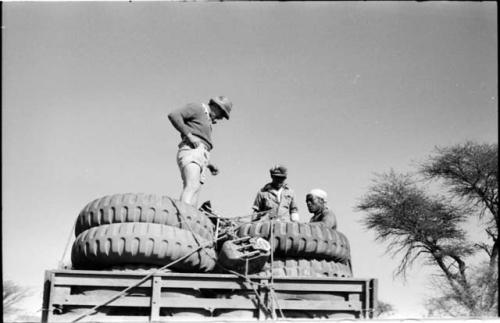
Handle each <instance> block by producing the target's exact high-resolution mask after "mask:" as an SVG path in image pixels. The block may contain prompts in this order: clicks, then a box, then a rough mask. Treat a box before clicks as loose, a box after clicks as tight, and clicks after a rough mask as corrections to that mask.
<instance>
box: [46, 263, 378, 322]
mask: <svg viewBox="0 0 500 323" xmlns="http://www.w3.org/2000/svg"><path fill="white" fill-rule="evenodd" d="M145 275H146V274H145V273H133V272H112V271H87V270H52V271H46V275H45V285H44V286H45V288H44V297H43V314H42V322H56V321H66V322H67V321H71V320H73V319H75V318H77V317H80V316H81V315H82V314H85V313H87V312H88V310H89V309H91V308H92V307H94V306H96V305H100V304H104V303H106V302H107V301H109V300H110V299H111V298H112V297H113V296H114V295H117V294H118V293H120V291H122V290H124V289H125V288H127V287H129V286H131V285H134V284H136V283H138V282H140V280H141V279H143V278H144V276H145ZM271 281H272V287H273V290H274V292H275V294H276V295H278V296H279V297H277V298H273V295H272V294H271V291H270V289H269V287H270V284H271ZM254 288H255V290H257V291H258V292H259V294H261V296H262V297H261V298H260V299H259V298H258V297H255V296H254V295H255V293H254ZM214 295H229V296H228V297H226V298H224V297H222V298H221V297H215V296H214ZM231 295H239V296H238V297H231ZM304 295H305V296H304ZM309 295H313V296H314V297H312V299H310V298H311V297H310V296H309ZM276 299H277V301H276ZM271 300H274V301H275V302H274V303H273V305H272V306H274V307H273V308H274V310H275V311H276V313H279V312H280V311H281V312H286V313H291V311H299V312H300V311H305V312H309V313H313V312H314V313H316V312H317V313H320V312H325V311H327V312H328V313H336V312H338V313H344V314H346V313H347V314H350V315H352V317H356V318H372V317H373V311H374V308H375V307H376V302H377V281H376V279H350V278H349V279H348V278H345V279H344V278H326V277H325V278H313V277H275V278H274V279H271V278H270V277H262V276H248V279H247V280H244V279H242V278H240V277H237V276H235V275H227V274H190V273H155V274H153V275H152V276H151V277H150V278H149V279H148V280H146V281H144V282H143V283H142V284H140V285H138V286H137V287H135V288H133V289H132V290H131V291H130V292H129V293H127V294H126V295H125V296H123V297H120V298H117V299H116V300H113V301H112V302H108V303H107V304H106V305H105V306H103V307H102V308H101V309H100V312H101V313H100V314H99V315H91V316H87V317H85V318H83V319H82V320H81V321H80V322H89V321H93V320H99V321H112V320H117V321H125V320H135V321H138V320H139V321H148V320H149V321H165V320H174V321H175V320H176V317H175V316H168V315H165V313H176V312H186V311H187V312H189V311H192V312H195V313H202V314H200V315H202V316H203V315H204V316H206V319H207V320H210V319H211V318H210V317H211V316H212V315H213V314H214V313H221V312H224V311H225V312H230V311H232V310H247V311H254V312H255V316H254V318H255V319H257V320H260V319H266V318H269V313H266V311H264V307H263V306H264V305H266V306H269V304H270V303H271V302H270V301H271ZM263 303H266V304H263ZM134 309H135V310H134ZM278 317H279V315H278Z"/></svg>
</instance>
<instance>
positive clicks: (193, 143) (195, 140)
mask: <svg viewBox="0 0 500 323" xmlns="http://www.w3.org/2000/svg"><path fill="white" fill-rule="evenodd" d="M186 139H187V141H188V143H189V145H190V146H191V147H193V148H196V147H198V146H199V145H201V139H200V138H198V137H196V136H195V135H193V134H192V133H188V134H187V135H186Z"/></svg>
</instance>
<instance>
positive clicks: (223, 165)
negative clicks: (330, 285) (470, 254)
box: [2, 1, 498, 318]
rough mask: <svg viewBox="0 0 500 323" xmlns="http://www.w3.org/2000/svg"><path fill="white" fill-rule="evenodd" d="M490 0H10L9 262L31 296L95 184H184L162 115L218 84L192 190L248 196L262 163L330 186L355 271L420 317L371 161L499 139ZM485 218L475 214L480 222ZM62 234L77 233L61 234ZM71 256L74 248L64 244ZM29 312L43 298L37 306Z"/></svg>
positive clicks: (126, 188) (217, 204)
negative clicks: (391, 245)
mask: <svg viewBox="0 0 500 323" xmlns="http://www.w3.org/2000/svg"><path fill="white" fill-rule="evenodd" d="M496 9H497V8H496V4H495V3H494V2H425V3H417V2H404V3H396V2H378V3H374V2H342V3H333V2H329V3H328V2H314V3H306V2H285V3H283V2H265V3H262V2H248V3H247V2H237V3H228V2H222V3H193V2H176V3H172V2H168V3H167V2H135V1H134V2H106V3H104V2H80V3H70V2H58V3H33V2H7V3H3V26H2V27H3V30H2V32H3V35H2V36H3V38H2V42H3V43H2V48H3V52H2V64H3V70H2V87H3V88H2V94H3V95H2V192H3V194H2V261H3V268H2V269H3V278H4V279H10V280H13V281H16V282H18V283H21V284H23V285H25V286H29V287H31V288H32V290H33V294H32V296H31V297H30V298H29V299H27V300H26V301H25V303H24V305H23V306H25V308H26V310H27V311H33V312H34V311H36V310H38V309H40V308H41V288H42V285H43V277H44V271H45V270H49V269H55V268H57V265H58V262H59V261H60V260H61V257H62V256H63V253H64V249H65V246H66V244H67V243H68V238H69V237H73V235H72V232H71V230H72V227H73V223H74V221H75V219H76V217H77V215H78V213H79V212H80V210H81V209H82V208H83V207H84V206H85V205H86V204H87V203H89V202H90V201H92V200H94V199H96V198H100V197H102V196H105V195H110V194H116V193H128V192H130V193H139V192H143V193H153V194H161V195H168V196H172V197H175V198H177V197H178V196H179V194H180V190H181V179H180V174H179V170H178V168H177V164H176V161H175V155H176V149H177V144H178V142H179V139H180V138H179V134H178V133H177V132H176V131H175V129H174V128H173V127H172V126H171V124H170V123H169V121H168V119H167V114H168V113H169V112H170V111H172V110H174V109H177V108H179V107H182V106H184V105H185V104H187V103H190V102H198V103H201V102H207V101H208V100H209V98H210V97H212V96H216V95H225V96H228V97H229V98H230V99H231V100H232V102H233V104H234V106H233V111H232V113H231V119H230V120H229V121H226V120H224V121H222V122H219V123H218V124H217V125H215V126H214V133H213V140H214V150H213V151H212V153H211V155H212V162H213V163H215V164H216V165H217V166H218V167H219V169H220V174H219V175H218V176H213V177H212V176H211V177H209V179H208V181H207V183H206V185H205V186H204V187H203V191H202V193H201V197H200V200H201V201H204V200H210V201H211V203H212V206H213V208H214V209H215V210H216V211H217V212H218V213H219V214H221V215H223V216H226V217H233V216H242V215H246V214H249V213H250V208H251V204H252V202H253V199H254V197H255V194H256V192H257V191H258V190H259V188H261V187H262V186H263V185H264V184H266V183H267V182H268V181H269V173H268V172H269V168H270V167H271V166H273V165H274V164H276V163H281V164H284V165H286V166H287V168H288V170H289V176H288V183H289V185H290V187H291V188H292V189H293V190H294V191H295V194H296V197H297V200H298V206H299V213H300V219H301V221H304V222H306V221H308V220H309V218H310V215H309V214H308V212H307V207H306V205H305V195H306V193H307V192H309V191H310V190H311V189H313V188H322V189H324V190H325V191H326V192H327V193H328V204H329V206H330V208H331V209H333V210H334V212H335V213H336V215H337V220H338V223H339V226H338V229H339V231H341V232H343V233H344V234H345V235H346V236H347V237H348V239H349V241H350V244H351V253H352V263H353V269H354V275H355V277H357V278H377V279H378V284H379V298H380V300H382V301H384V302H387V303H390V304H392V305H393V306H394V307H395V310H396V313H395V314H394V317H407V318H420V317H422V316H424V315H425V309H424V301H425V298H426V297H429V296H433V295H434V294H433V293H434V292H435V290H434V289H433V288H432V285H431V284H430V282H429V277H430V274H431V273H432V269H431V268H429V267H425V266H423V265H422V263H419V262H417V263H416V264H415V266H414V267H413V268H412V270H410V271H409V272H408V275H407V278H406V281H405V280H403V279H401V278H394V277H393V273H394V270H395V268H396V266H397V264H398V259H397V258H394V259H393V258H391V256H390V255H388V254H387V253H386V247H387V246H386V245H384V244H382V243H379V242H376V241H375V240H374V237H375V236H374V234H373V232H369V231H366V230H365V229H364V228H363V226H362V224H361V221H362V219H363V216H364V214H363V213H361V212H358V211H356V210H355V206H356V203H357V202H359V200H360V198H361V197H362V196H363V195H364V194H365V193H366V192H367V189H368V187H369V186H370V184H371V180H372V179H373V178H374V174H375V173H383V172H387V171H389V170H390V169H391V168H393V169H394V170H396V171H400V172H407V171H411V170H413V169H414V166H415V164H416V163H418V162H419V161H422V160H423V159H425V157H426V156H428V155H429V154H431V153H432V151H433V149H434V147H436V146H449V145H453V144H457V143H461V142H464V141H465V140H475V141H478V142H486V143H494V142H498V140H497V132H498V123H497V120H498V110H497V105H498V91H497V89H498V74H497V70H498V62H497V60H498V52H497V46H498V37H497V29H496V28H497V15H496V12H497V10H496ZM477 225H478V223H476V222H475V221H470V223H468V224H467V228H466V229H468V230H470V231H471V232H475V233H474V234H475V235H476V236H477V237H479V236H480V235H481V231H480V230H479V229H478V226H477ZM69 243H72V241H69ZM65 261H68V255H67V256H66V258H65ZM38 313H39V312H38Z"/></svg>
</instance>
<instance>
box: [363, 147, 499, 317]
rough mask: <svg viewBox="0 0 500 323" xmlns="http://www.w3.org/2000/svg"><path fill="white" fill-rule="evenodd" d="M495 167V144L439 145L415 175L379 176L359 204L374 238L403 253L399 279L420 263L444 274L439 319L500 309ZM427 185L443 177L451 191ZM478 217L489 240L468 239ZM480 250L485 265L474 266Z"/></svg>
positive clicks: (435, 305)
mask: <svg viewBox="0 0 500 323" xmlns="http://www.w3.org/2000/svg"><path fill="white" fill-rule="evenodd" d="M497 163H498V145H496V144H495V145H489V144H482V145H480V144H476V143H473V142H466V143H465V144H461V145H456V146H453V147H447V148H436V150H435V152H434V153H433V154H432V155H431V156H429V157H428V158H427V160H426V162H424V163H423V164H422V165H421V166H420V167H419V169H418V170H417V172H416V173H414V174H398V173H396V172H394V171H393V170H391V171H390V172H388V173H386V174H380V175H376V178H375V179H374V182H373V185H372V186H371V187H369V189H368V193H367V194H366V195H365V196H363V197H362V198H361V200H360V202H359V203H358V204H357V206H356V208H357V209H358V210H360V211H364V212H366V217H365V218H364V219H363V224H364V226H365V227H366V228H367V229H369V230H374V231H375V233H376V239H377V240H379V241H384V242H387V243H388V251H389V252H390V253H392V255H393V256H396V255H402V257H401V261H400V263H399V266H398V267H397V268H396V271H395V274H396V275H402V276H405V273H406V271H407V270H408V269H409V268H410V266H411V265H412V264H413V263H414V261H415V260H417V259H421V260H423V261H424V263H425V264H428V265H431V266H435V267H436V268H437V269H438V271H437V272H438V273H439V276H438V277H439V282H441V284H437V285H436V286H440V287H441V288H440V289H441V293H442V295H441V296H439V297H436V298H434V299H432V301H431V302H430V303H429V304H432V306H429V307H428V308H429V310H430V312H432V313H434V314H436V313H438V314H449V315H472V316H478V315H494V313H495V311H496V310H498V301H497V298H496V293H497V292H498V286H497V276H498V267H497V261H498V231H499V230H498V224H499V221H498V182H497V179H498V171H497ZM422 180H424V181H422ZM429 180H442V181H441V184H442V185H443V187H445V189H446V192H447V194H446V195H444V194H442V195H437V194H431V193H429V191H430V189H429V186H427V185H426V184H430V183H429V182H428V181H429ZM422 183H423V184H424V187H422ZM475 215H476V216H478V217H480V218H481V219H483V220H486V221H485V222H486V224H485V231H486V233H487V234H488V236H489V239H490V240H491V243H477V242H476V243H474V242H472V241H469V239H468V237H467V234H466V232H465V231H464V230H463V229H462V224H463V222H464V221H465V220H466V219H467V218H468V217H470V216H475ZM480 251H485V252H484V254H485V255H486V256H487V257H488V259H487V262H486V264H485V265H484V264H483V265H480V266H472V265H468V264H467V262H468V261H469V260H470V259H471V256H473V255H477V254H478V252H480ZM443 282H444V284H443Z"/></svg>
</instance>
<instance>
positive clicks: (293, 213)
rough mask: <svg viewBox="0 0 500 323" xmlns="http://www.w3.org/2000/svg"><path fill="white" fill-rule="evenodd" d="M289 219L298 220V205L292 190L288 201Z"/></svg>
mask: <svg viewBox="0 0 500 323" xmlns="http://www.w3.org/2000/svg"><path fill="white" fill-rule="evenodd" d="M290 220H292V221H293V222H299V207H298V206H297V203H296V202H295V194H294V193H293V192H292V200H291V201H290Z"/></svg>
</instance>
